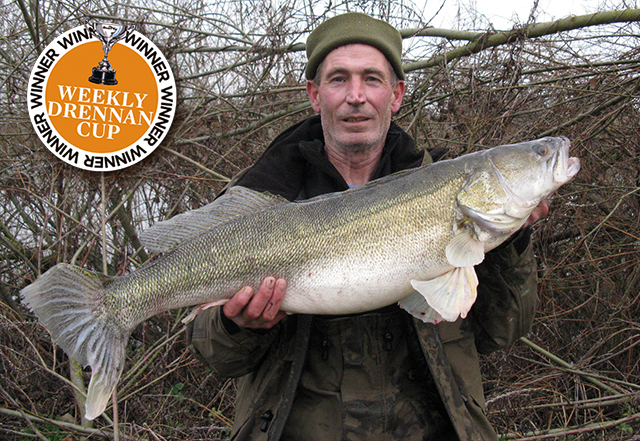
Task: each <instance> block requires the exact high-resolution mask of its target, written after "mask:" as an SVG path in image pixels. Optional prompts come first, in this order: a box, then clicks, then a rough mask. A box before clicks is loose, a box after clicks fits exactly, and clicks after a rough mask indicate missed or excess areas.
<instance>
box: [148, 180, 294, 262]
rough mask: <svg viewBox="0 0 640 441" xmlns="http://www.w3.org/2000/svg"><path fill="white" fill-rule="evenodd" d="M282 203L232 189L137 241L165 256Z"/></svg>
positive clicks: (246, 190)
mask: <svg viewBox="0 0 640 441" xmlns="http://www.w3.org/2000/svg"><path fill="white" fill-rule="evenodd" d="M284 202H288V201H287V200H286V199H284V198H282V197H280V196H274V195H272V194H269V193H260V192H258V191H254V190H251V189H249V188H246V187H241V186H235V187H231V188H230V189H229V190H227V192H226V193H225V194H223V195H222V196H220V197H218V198H217V199H216V200H215V201H213V202H211V203H210V204H207V205H205V206H203V207H200V208H198V209H196V210H191V211H187V212H185V213H182V214H179V215H177V216H174V217H172V218H171V219H168V220H166V221H162V222H158V223H157V224H155V225H153V226H152V227H150V228H148V229H146V230H145V231H143V232H142V234H140V241H141V242H142V243H143V245H144V246H145V247H146V248H147V249H148V250H149V251H155V252H166V251H169V250H172V249H173V248H175V247H177V246H178V245H180V244H182V243H184V242H186V241H188V240H191V239H193V238H195V237H198V236H200V235H201V234H203V233H206V232H207V231H209V230H211V229H213V228H215V227H218V226H220V225H223V224H225V223H227V222H229V221H232V220H234V219H237V218H240V217H242V216H246V215H247V214H251V213H255V212H257V211H262V210H265V209H267V208H269V207H272V206H274V205H278V204H282V203H284Z"/></svg>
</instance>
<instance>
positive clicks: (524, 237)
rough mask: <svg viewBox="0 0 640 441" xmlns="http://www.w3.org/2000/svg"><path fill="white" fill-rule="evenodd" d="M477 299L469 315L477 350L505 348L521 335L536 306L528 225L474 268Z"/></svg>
mask: <svg viewBox="0 0 640 441" xmlns="http://www.w3.org/2000/svg"><path fill="white" fill-rule="evenodd" d="M476 271H477V274H478V280H479V285H478V298H477V300H476V303H475V304H474V305H473V308H472V309H471V312H470V315H471V318H472V320H471V321H472V325H473V328H474V334H475V336H476V346H477V348H478V352H480V353H484V354H486V353H490V352H493V351H495V350H499V349H504V348H506V347H507V346H509V345H511V344H513V343H514V342H515V341H517V340H518V339H519V338H520V337H522V336H524V335H525V334H526V333H527V332H529V330H530V329H531V326H532V324H533V318H534V315H535V312H536V309H537V306H538V297H537V282H538V277H537V264H536V260H535V256H534V254H533V245H532V243H531V228H525V229H523V230H521V231H520V232H518V233H517V234H516V235H515V236H514V237H513V238H512V239H510V240H509V241H508V242H506V243H505V244H503V245H502V246H500V247H498V248H497V249H495V250H493V251H490V252H489V253H487V254H486V256H485V260H484V261H483V262H482V263H481V264H480V265H478V266H477V267H476Z"/></svg>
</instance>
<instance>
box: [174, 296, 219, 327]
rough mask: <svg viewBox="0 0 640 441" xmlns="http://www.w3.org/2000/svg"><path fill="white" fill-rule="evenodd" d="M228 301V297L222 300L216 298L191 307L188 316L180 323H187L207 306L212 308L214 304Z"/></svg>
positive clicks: (217, 304)
mask: <svg viewBox="0 0 640 441" xmlns="http://www.w3.org/2000/svg"><path fill="white" fill-rule="evenodd" d="M228 301H229V299H223V300H216V301H215V302H209V303H203V304H202V305H198V306H197V307H195V308H193V310H192V311H191V313H190V314H189V315H188V316H186V317H185V318H183V319H182V324H183V325H186V324H187V323H189V322H192V321H193V319H195V318H196V316H197V315H198V314H200V313H201V312H202V311H204V310H206V309H209V308H213V307H215V306H222V305H224V304H225V303H227V302H228Z"/></svg>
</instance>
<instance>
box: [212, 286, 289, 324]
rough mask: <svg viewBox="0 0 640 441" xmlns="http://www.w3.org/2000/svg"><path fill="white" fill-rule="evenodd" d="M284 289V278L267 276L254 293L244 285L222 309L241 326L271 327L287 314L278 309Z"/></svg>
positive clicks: (285, 288)
mask: <svg viewBox="0 0 640 441" xmlns="http://www.w3.org/2000/svg"><path fill="white" fill-rule="evenodd" d="M286 290H287V281H286V280H284V279H277V280H276V279H275V278H274V277H267V278H265V279H264V280H263V281H262V284H261V285H260V288H259V289H258V292H256V293H255V295H254V294H253V288H251V287H250V286H245V287H244V288H242V289H241V290H240V291H238V292H237V293H236V294H235V295H234V296H233V297H232V298H231V299H230V300H229V301H228V302H227V303H226V304H225V305H224V307H223V309H222V311H223V312H224V315H225V316H227V318H229V320H231V321H233V322H234V323H235V324H236V325H238V326H239V327H241V328H251V329H271V328H272V327H273V326H275V325H276V323H278V322H279V321H280V320H282V319H283V318H284V317H286V315H287V314H286V313H285V312H284V311H281V310H280V306H281V305H282V299H283V298H284V294H285V291H286Z"/></svg>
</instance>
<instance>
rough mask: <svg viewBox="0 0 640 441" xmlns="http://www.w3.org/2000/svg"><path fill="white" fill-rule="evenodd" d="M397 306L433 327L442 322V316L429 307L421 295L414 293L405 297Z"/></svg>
mask: <svg viewBox="0 0 640 441" xmlns="http://www.w3.org/2000/svg"><path fill="white" fill-rule="evenodd" d="M398 306H400V307H401V308H402V309H404V310H405V311H407V312H408V313H409V314H411V315H412V316H414V317H415V318H417V319H420V320H422V321H423V322H425V323H433V324H434V325H437V324H438V323H440V322H442V321H444V319H443V318H442V316H441V315H440V314H438V312H437V311H436V310H435V309H433V308H432V307H431V306H429V304H428V303H427V300H426V299H425V298H424V297H422V294H420V293H419V292H414V293H413V294H411V295H410V296H409V297H405V298H404V299H402V300H400V301H399V302H398Z"/></svg>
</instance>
